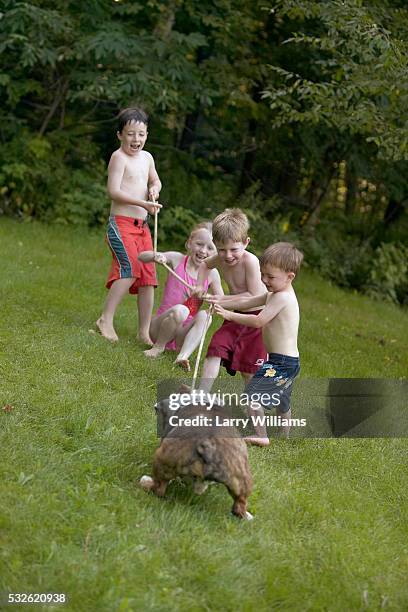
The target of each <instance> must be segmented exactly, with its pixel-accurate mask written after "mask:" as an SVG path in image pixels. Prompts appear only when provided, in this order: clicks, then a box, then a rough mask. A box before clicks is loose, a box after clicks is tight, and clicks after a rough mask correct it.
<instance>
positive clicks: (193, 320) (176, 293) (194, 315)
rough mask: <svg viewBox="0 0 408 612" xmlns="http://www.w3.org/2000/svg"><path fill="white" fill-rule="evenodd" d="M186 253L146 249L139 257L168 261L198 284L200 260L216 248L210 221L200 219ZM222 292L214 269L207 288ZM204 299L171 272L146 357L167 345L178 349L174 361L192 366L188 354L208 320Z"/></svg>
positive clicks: (146, 259) (154, 354) (197, 341)
mask: <svg viewBox="0 0 408 612" xmlns="http://www.w3.org/2000/svg"><path fill="white" fill-rule="evenodd" d="M186 247H187V255H183V254H182V253H178V252H176V251H167V252H165V253H156V257H155V258H154V254H153V251H145V252H144V253H141V254H140V255H139V259H140V260H141V261H143V262H145V263H147V262H150V261H156V262H157V263H167V265H169V266H171V267H172V268H173V270H174V271H175V272H177V274H178V275H179V276H180V277H181V278H182V279H183V280H185V281H186V282H187V283H188V284H189V285H192V286H195V285H196V284H197V274H198V268H199V266H200V264H201V262H202V261H203V260H204V259H205V258H206V257H209V256H210V255H214V254H215V252H216V249H215V246H214V243H213V241H212V235H211V223H208V222H204V223H199V224H198V225H196V226H195V227H194V229H193V231H192V232H191V234H190V237H189V239H188V240H187V243H186ZM207 290H210V291H211V293H213V294H217V295H219V294H221V295H223V294H224V292H223V289H222V286H221V279H220V276H219V273H218V271H217V270H216V269H214V270H211V274H210V276H209V277H208V281H207V284H206V286H205V291H207ZM201 304H202V300H200V299H198V298H196V297H191V296H190V291H189V290H188V289H187V287H185V286H184V285H183V284H182V283H181V282H180V281H179V280H178V279H177V278H176V277H175V276H173V275H172V274H169V275H168V277H167V281H166V286H165V288H164V293H163V299H162V302H161V304H160V306H159V308H158V310H157V312H156V314H155V316H154V317H153V318H152V322H151V325H150V337H151V338H152V340H153V341H154V345H153V346H152V348H151V349H149V350H146V351H144V354H145V355H146V357H158V356H159V355H160V354H161V353H163V351H164V350H165V349H167V350H170V351H179V353H178V355H177V357H176V361H175V363H177V364H179V365H180V366H181V367H183V368H184V369H186V370H190V363H189V357H190V355H191V354H192V353H193V351H194V350H195V349H196V348H197V346H198V344H199V343H200V339H201V336H202V333H203V331H204V326H205V322H206V317H207V315H206V312H205V311H203V310H200V307H201Z"/></svg>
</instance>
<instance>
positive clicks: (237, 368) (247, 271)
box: [195, 208, 266, 392]
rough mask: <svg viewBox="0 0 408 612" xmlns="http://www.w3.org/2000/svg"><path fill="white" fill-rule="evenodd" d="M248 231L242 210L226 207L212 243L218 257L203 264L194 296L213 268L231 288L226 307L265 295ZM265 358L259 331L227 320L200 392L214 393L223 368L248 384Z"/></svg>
mask: <svg viewBox="0 0 408 612" xmlns="http://www.w3.org/2000/svg"><path fill="white" fill-rule="evenodd" d="M248 229H249V222H248V218H247V216H246V215H245V214H244V213H243V212H242V210H240V209H239V208H227V209H226V210H225V211H224V212H223V213H221V214H220V215H218V216H217V217H216V218H215V219H214V221H213V241H214V244H215V246H216V247H217V255H214V256H212V257H208V258H207V259H206V260H205V261H204V262H203V263H202V264H201V265H200V269H199V273H198V279H197V289H196V292H195V293H197V294H198V295H202V294H203V293H204V290H203V289H204V281H205V279H206V278H207V277H208V274H209V271H210V270H211V269H212V268H218V270H219V271H220V273H221V276H222V277H223V278H224V280H225V282H226V283H227V285H228V288H229V291H230V294H231V296H225V297H224V298H223V299H224V300H226V301H225V302H223V303H224V304H227V303H228V299H229V298H230V299H236V296H237V295H239V296H243V297H251V296H255V295H259V294H260V293H266V287H265V285H264V284H263V283H262V280H261V271H260V268H259V261H258V258H257V257H256V256H255V255H253V254H252V253H249V252H248V251H247V250H246V248H247V246H248V244H249V238H248ZM214 301H216V298H215V300H214ZM245 312H251V313H252V314H257V313H259V312H260V311H259V309H258V310H256V311H253V309H252V310H248V311H245ZM265 359H266V350H265V348H264V346H263V342H262V333H261V330H260V329H254V328H253V327H252V328H251V327H248V326H247V325H241V324H239V323H235V322H232V321H224V323H223V325H222V326H221V327H220V329H219V330H217V331H216V332H215V334H214V335H213V337H212V339H211V342H210V345H209V347H208V351H207V357H206V359H205V361H204V367H203V374H202V378H201V381H200V389H202V390H203V391H206V392H209V391H210V390H211V387H212V385H213V382H214V380H215V379H216V378H217V376H218V372H219V369H220V365H223V366H224V367H225V368H226V369H227V372H228V373H229V374H231V375H232V376H234V375H235V373H236V372H240V373H241V375H242V376H243V378H244V380H245V383H248V382H249V380H250V379H251V378H252V376H253V375H254V374H255V372H256V371H257V370H258V368H259V367H260V366H261V365H262V363H263V361H264V360H265Z"/></svg>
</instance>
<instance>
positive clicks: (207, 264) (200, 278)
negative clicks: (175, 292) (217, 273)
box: [191, 255, 218, 297]
mask: <svg viewBox="0 0 408 612" xmlns="http://www.w3.org/2000/svg"><path fill="white" fill-rule="evenodd" d="M217 262H218V255H212V256H211V257H207V259H204V261H203V262H201V264H200V265H199V268H198V274H197V285H196V288H195V289H194V291H193V292H192V294H191V295H196V296H198V297H201V296H202V295H203V294H205V291H204V283H205V281H206V280H207V278H208V276H209V274H210V270H212V269H213V268H215V267H216V265H217Z"/></svg>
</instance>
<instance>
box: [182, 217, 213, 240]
mask: <svg viewBox="0 0 408 612" xmlns="http://www.w3.org/2000/svg"><path fill="white" fill-rule="evenodd" d="M212 227H213V224H212V222H211V221H201V223H196V224H195V226H194V227H193V229H192V230H191V232H190V235H189V237H188V240H190V238H192V237H193V236H194V234H196V233H197V232H199V231H200V230H202V229H205V230H207V232H209V233H210V234H211V235H212Z"/></svg>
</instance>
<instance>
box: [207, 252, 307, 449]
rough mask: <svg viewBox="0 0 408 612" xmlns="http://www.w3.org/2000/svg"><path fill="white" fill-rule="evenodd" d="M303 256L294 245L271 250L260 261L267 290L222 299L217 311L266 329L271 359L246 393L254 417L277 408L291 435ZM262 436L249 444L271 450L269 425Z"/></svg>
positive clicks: (259, 431)
mask: <svg viewBox="0 0 408 612" xmlns="http://www.w3.org/2000/svg"><path fill="white" fill-rule="evenodd" d="M302 260H303V254H302V253H301V252H300V251H298V249H297V248H296V247H295V246H294V245H293V244H290V243H289V242H277V243H276V244H272V245H271V246H270V247H268V248H267V249H266V251H265V252H264V254H263V255H262V257H261V259H260V263H261V271H262V280H263V282H264V283H265V286H266V288H267V290H268V291H267V292H263V293H261V294H260V295H257V296H255V297H251V298H244V297H238V298H236V299H235V300H234V301H232V300H230V301H229V302H228V301H227V299H226V298H220V299H219V300H218V303H216V304H215V306H214V307H215V310H216V312H217V313H218V314H220V315H221V316H222V317H224V319H226V320H227V321H235V322H236V323H240V324H242V325H247V326H248V327H253V328H255V329H262V337H263V341H264V345H265V347H266V349H267V351H268V360H267V361H265V362H264V364H263V365H262V366H261V367H260V368H259V370H258V371H257V372H256V374H255V375H254V377H253V378H252V380H251V381H250V382H249V384H248V385H247V387H246V389H245V395H247V396H248V398H249V399H250V400H251V398H252V402H251V403H250V405H251V408H250V409H249V414H250V416H255V415H257V416H263V409H264V408H265V409H267V410H268V409H271V408H273V407H274V406H276V408H277V414H278V416H279V415H284V418H285V419H287V423H288V424H287V425H285V426H283V427H282V431H283V433H285V434H286V435H288V433H289V428H290V426H289V423H290V418H291V410H290V404H289V402H290V395H291V391H292V385H293V381H294V380H295V378H296V376H297V375H298V373H299V370H300V365H299V351H298V346H297V336H298V328H299V305H298V301H297V298H296V294H295V291H294V289H293V287H292V282H293V280H294V278H295V276H296V274H297V272H298V270H299V268H300V265H301V263H302ZM223 306H225V307H226V308H240V309H241V308H247V309H249V308H260V307H261V306H265V308H264V309H263V310H262V311H261V312H260V313H259V314H258V315H254V314H240V313H238V312H229V311H228V310H226V309H225V308H224V307H223ZM255 431H256V433H257V435H256V436H254V437H248V438H246V441H247V442H248V443H251V444H256V445H258V446H268V445H269V438H268V435H267V432H266V428H265V427H264V426H261V425H258V426H255Z"/></svg>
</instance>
